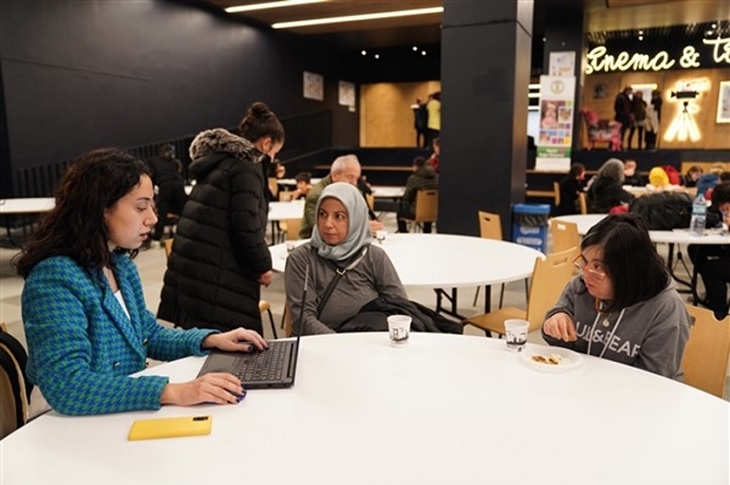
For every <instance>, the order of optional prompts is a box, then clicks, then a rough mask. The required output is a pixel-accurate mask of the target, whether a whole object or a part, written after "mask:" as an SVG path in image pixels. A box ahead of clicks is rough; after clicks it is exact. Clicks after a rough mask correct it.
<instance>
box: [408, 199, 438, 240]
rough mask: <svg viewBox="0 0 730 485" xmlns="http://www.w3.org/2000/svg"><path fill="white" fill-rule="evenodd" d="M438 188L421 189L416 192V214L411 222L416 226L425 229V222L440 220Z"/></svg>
mask: <svg viewBox="0 0 730 485" xmlns="http://www.w3.org/2000/svg"><path fill="white" fill-rule="evenodd" d="M438 209H439V191H438V189H421V190H419V191H418V193H417V194H416V214H415V217H414V218H413V219H411V222H413V223H414V225H415V226H416V228H420V229H421V230H423V223H425V222H431V223H435V222H436V221H437V220H438Z"/></svg>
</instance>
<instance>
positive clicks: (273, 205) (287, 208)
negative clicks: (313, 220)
mask: <svg viewBox="0 0 730 485" xmlns="http://www.w3.org/2000/svg"><path fill="white" fill-rule="evenodd" d="M303 216H304V201H303V200H292V201H291V202H269V215H268V219H269V222H275V221H283V220H285V219H301V218H302V217H303Z"/></svg>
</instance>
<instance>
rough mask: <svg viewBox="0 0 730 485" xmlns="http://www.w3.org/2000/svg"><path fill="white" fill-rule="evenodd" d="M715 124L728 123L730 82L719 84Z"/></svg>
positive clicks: (729, 115) (729, 117)
mask: <svg viewBox="0 0 730 485" xmlns="http://www.w3.org/2000/svg"><path fill="white" fill-rule="evenodd" d="M717 122H718V123H730V81H722V82H720V89H718V93H717Z"/></svg>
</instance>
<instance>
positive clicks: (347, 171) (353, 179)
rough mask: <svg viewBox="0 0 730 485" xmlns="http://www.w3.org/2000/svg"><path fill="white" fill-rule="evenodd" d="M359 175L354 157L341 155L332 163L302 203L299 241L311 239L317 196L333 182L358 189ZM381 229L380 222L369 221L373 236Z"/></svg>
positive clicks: (358, 163) (358, 162)
mask: <svg viewBox="0 0 730 485" xmlns="http://www.w3.org/2000/svg"><path fill="white" fill-rule="evenodd" d="M361 173H362V168H361V167H360V161H359V160H358V159H357V157H356V156H355V155H342V156H341V157H337V158H336V159H335V161H334V162H332V166H331V167H330V173H329V175H327V176H326V177H325V178H323V179H322V180H320V181H319V182H317V183H316V184H314V186H312V188H311V190H310V191H309V193H308V194H307V199H306V201H305V202H304V216H303V217H302V227H301V229H300V230H299V239H309V238H310V237H312V230H313V229H314V225H315V224H316V223H317V214H316V207H317V201H318V200H319V196H320V195H322V191H323V190H324V188H325V187H327V186H328V185H330V184H333V183H335V182H346V183H348V184H350V185H352V186H354V187H358V183H359V182H360V175H361ZM363 199H364V196H363ZM366 205H367V204H366ZM382 228H383V224H382V223H381V222H380V221H377V220H371V221H370V229H371V231H372V232H373V234H374V233H375V231H379V230H380V229H382Z"/></svg>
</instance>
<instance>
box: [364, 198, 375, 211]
mask: <svg viewBox="0 0 730 485" xmlns="http://www.w3.org/2000/svg"><path fill="white" fill-rule="evenodd" d="M365 201H366V202H367V203H368V209H370V210H371V211H373V210H375V194H365Z"/></svg>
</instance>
